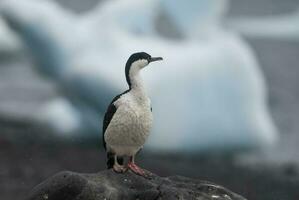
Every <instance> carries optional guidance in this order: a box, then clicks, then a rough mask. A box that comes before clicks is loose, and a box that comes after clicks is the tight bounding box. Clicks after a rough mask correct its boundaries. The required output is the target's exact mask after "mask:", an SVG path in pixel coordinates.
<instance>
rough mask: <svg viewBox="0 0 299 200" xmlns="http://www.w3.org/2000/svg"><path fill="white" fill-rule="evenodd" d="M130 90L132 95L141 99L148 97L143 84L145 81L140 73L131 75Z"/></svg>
mask: <svg viewBox="0 0 299 200" xmlns="http://www.w3.org/2000/svg"><path fill="white" fill-rule="evenodd" d="M130 82H131V85H130V90H131V92H132V93H134V94H135V95H137V96H139V97H146V96H147V95H146V91H145V87H144V84H143V80H142V78H141V76H140V73H139V71H137V72H135V73H134V74H130Z"/></svg>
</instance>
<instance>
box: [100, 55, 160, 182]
mask: <svg viewBox="0 0 299 200" xmlns="http://www.w3.org/2000/svg"><path fill="white" fill-rule="evenodd" d="M158 60H162V58H161V57H151V56H150V55H149V54H147V53H145V52H139V53H134V54H132V55H131V56H130V58H129V59H128V61H127V63H126V68H125V74H126V80H127V83H128V85H129V89H128V90H126V91H125V92H123V93H121V94H119V95H117V96H116V97H115V98H114V99H113V100H112V102H111V103H110V105H109V107H108V109H107V111H106V113H105V116H104V122H103V144H104V148H105V150H106V152H107V167H108V169H110V168H113V169H114V170H115V171H116V172H125V171H126V170H127V169H128V168H129V169H131V170H132V171H133V172H135V173H136V174H139V175H142V176H143V175H145V173H144V171H143V170H142V169H141V168H140V167H138V166H137V165H136V164H135V161H134V158H135V155H136V153H137V152H138V151H139V150H140V149H141V148H142V146H143V145H144V143H145V141H146V139H147V138H148V136H149V134H150V129H151V127H152V121H153V115H152V108H151V103H150V99H149V98H148V96H147V95H146V92H145V88H144V86H143V82H142V79H141V77H140V70H141V69H143V68H144V67H145V66H147V65H148V64H149V63H151V62H154V61H158ZM124 157H129V162H128V164H127V165H126V166H125V165H124V164H123V158H124Z"/></svg>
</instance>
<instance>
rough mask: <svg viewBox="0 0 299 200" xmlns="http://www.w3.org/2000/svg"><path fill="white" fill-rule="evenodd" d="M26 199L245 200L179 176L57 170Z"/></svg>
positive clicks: (229, 192) (212, 186)
mask: <svg viewBox="0 0 299 200" xmlns="http://www.w3.org/2000/svg"><path fill="white" fill-rule="evenodd" d="M27 199H28V200H79V199H80V200H104V199H106V200H108V199H109V200H114V199H126V200H130V199H132V200H133V199H134V200H136V199H139V200H158V199H159V200H162V199H170V200H174V199H194V200H212V199H213V200H216V199H217V200H245V198H243V197H241V196H239V195H237V194H235V193H233V192H231V191H229V190H227V189H225V188H224V187H222V186H219V185H216V184H214V183H211V182H207V181H200V180H194V179H190V178H186V177H181V176H171V177H166V178H162V177H159V176H157V175H154V174H150V175H149V176H148V178H144V177H141V176H137V175H135V174H133V173H131V172H127V173H124V174H117V173H115V172H114V171H112V170H106V171H101V172H99V173H96V174H80V173H75V172H69V171H66V172H60V173H58V174H56V175H54V176H53V177H51V178H49V179H47V180H46V181H44V182H43V183H41V184H39V185H37V186H36V187H35V188H34V189H33V190H32V191H31V193H30V195H29V197H28V198H27Z"/></svg>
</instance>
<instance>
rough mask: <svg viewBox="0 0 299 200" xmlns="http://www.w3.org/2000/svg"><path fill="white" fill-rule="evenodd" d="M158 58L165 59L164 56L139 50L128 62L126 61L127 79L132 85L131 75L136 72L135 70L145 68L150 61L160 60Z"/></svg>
mask: <svg viewBox="0 0 299 200" xmlns="http://www.w3.org/2000/svg"><path fill="white" fill-rule="evenodd" d="M158 60H163V58H162V57H152V56H151V55H149V54H148V53H145V52H138V53H134V54H132V55H131V56H130V57H129V59H128V61H127V63H126V79H127V82H128V84H129V86H131V80H130V79H131V77H130V76H132V75H134V74H135V72H137V71H139V70H140V69H142V68H144V67H145V66H147V65H148V64H149V63H151V62H154V61H158Z"/></svg>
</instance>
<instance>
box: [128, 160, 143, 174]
mask: <svg viewBox="0 0 299 200" xmlns="http://www.w3.org/2000/svg"><path fill="white" fill-rule="evenodd" d="M128 167H129V169H130V170H132V172H134V173H135V174H137V175H140V176H144V177H145V176H146V174H145V172H144V171H143V169H141V168H140V167H138V166H137V165H136V164H135V163H133V162H129V163H128Z"/></svg>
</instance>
